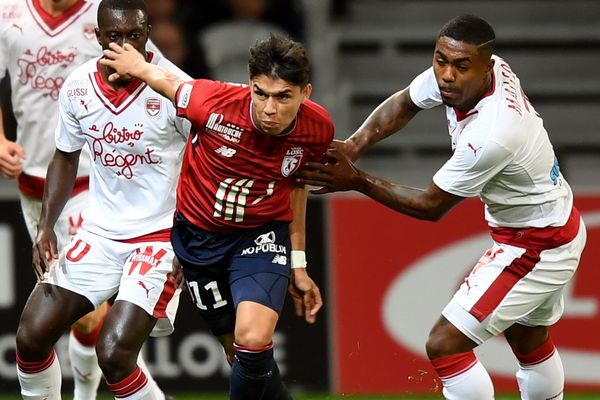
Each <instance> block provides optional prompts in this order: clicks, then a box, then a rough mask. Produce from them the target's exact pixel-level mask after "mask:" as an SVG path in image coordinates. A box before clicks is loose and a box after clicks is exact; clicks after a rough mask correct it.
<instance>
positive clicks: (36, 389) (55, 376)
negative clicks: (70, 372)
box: [17, 350, 62, 400]
mask: <svg viewBox="0 0 600 400" xmlns="http://www.w3.org/2000/svg"><path fill="white" fill-rule="evenodd" d="M17 376H18V378H19V384H20V385H21V396H22V397H23V399H24V400H60V399H61V397H60V387H61V384H62V376H61V372H60V364H59V362H58V357H56V353H55V352H54V350H53V351H52V353H51V354H50V356H49V357H48V358H47V359H46V360H45V361H42V362H37V363H30V362H25V361H21V360H19V358H18V356H17Z"/></svg>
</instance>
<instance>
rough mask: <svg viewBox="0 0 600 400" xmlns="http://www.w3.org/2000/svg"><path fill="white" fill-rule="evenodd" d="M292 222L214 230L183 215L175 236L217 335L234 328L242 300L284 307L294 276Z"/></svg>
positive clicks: (190, 284)
mask: <svg viewBox="0 0 600 400" xmlns="http://www.w3.org/2000/svg"><path fill="white" fill-rule="evenodd" d="M288 228H289V224H288V223H287V222H278V221H275V222H272V223H269V224H267V225H264V226H261V227H258V228H254V229H244V230H240V231H238V232H235V233H233V234H219V233H215V232H209V231H206V230H204V229H201V228H198V227H197V226H194V225H193V224H192V223H190V222H189V221H187V220H185V219H184V218H183V217H181V216H177V217H176V218H175V222H174V224H173V229H172V231H171V242H172V244H173V249H174V250H175V254H176V255H177V258H178V259H179V262H180V263H181V266H182V267H183V274H184V276H185V279H186V281H187V285H188V289H189V292H190V294H191V296H192V300H193V302H194V304H196V307H198V309H199V310H200V313H201V314H202V317H203V318H204V320H205V321H206V323H207V325H208V327H209V329H210V330H211V331H212V333H213V335H215V336H221V335H223V334H226V333H231V332H233V331H234V328H235V309H236V307H237V305H238V304H239V303H240V302H242V301H252V302H255V303H259V304H262V305H264V306H266V307H269V308H271V309H273V310H275V311H276V312H277V313H278V314H279V313H281V309H282V308H283V303H284V300H285V296H286V293H287V286H288V283H289V276H290V256H289V255H290V250H291V244H290V236H289V230H288Z"/></svg>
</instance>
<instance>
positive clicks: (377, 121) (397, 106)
mask: <svg viewBox="0 0 600 400" xmlns="http://www.w3.org/2000/svg"><path fill="white" fill-rule="evenodd" d="M420 110H421V109H420V108H419V107H417V106H416V105H415V103H413V101H412V99H411V98H410V94H409V89H408V88H406V89H403V90H401V91H399V92H396V93H394V94H393V95H391V96H390V97H388V98H387V99H386V100H385V101H384V102H383V103H381V104H380V105H379V106H377V108H375V110H373V112H372V113H371V114H370V115H369V116H368V117H367V119H366V120H365V121H364V122H363V124H362V125H361V126H360V127H359V128H358V129H357V130H356V132H354V133H353V134H352V136H350V137H349V138H348V139H346V140H345V141H344V142H342V144H341V148H340V151H342V152H343V153H344V154H346V155H347V156H348V157H350V159H351V160H353V161H354V160H356V159H358V157H360V155H361V154H362V153H363V152H364V151H365V150H366V149H367V148H369V147H370V146H371V145H373V144H375V143H377V142H379V141H380V140H382V139H385V138H386V137H388V136H390V135H391V134H393V133H395V132H397V131H399V130H400V129H402V128H404V126H405V125H406V124H407V123H408V122H409V121H410V120H411V119H412V118H413V117H414V116H415V115H416V114H417V113H418V112H419V111H420Z"/></svg>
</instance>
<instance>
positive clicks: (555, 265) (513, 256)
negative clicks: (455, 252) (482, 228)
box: [444, 226, 585, 337]
mask: <svg viewBox="0 0 600 400" xmlns="http://www.w3.org/2000/svg"><path fill="white" fill-rule="evenodd" d="M584 243H585V229H584V228H583V226H582V230H581V231H580V234H579V235H578V236H577V237H576V238H575V239H574V240H573V241H572V242H570V243H567V244H565V245H563V246H560V247H557V248H553V249H546V250H542V251H537V250H529V249H525V248H520V247H515V246H511V245H506V244H495V245H494V247H493V248H492V249H490V250H488V251H487V252H486V254H485V255H484V256H483V257H482V258H481V259H480V260H479V262H478V264H477V265H476V267H475V268H474V269H473V271H472V272H471V273H470V274H469V276H468V277H467V278H465V282H464V283H463V284H462V285H461V287H460V288H459V290H458V291H457V292H456V294H455V295H454V298H453V299H452V301H451V304H450V305H449V307H447V309H445V310H444V316H446V317H447V318H448V319H449V320H451V321H452V322H453V323H454V322H455V320H456V321H458V319H456V318H455V320H453V319H452V316H450V315H449V314H450V313H460V312H459V311H458V309H457V308H456V307H457V306H460V307H461V308H462V309H464V310H465V311H466V312H468V313H469V314H470V315H471V316H472V317H473V318H474V319H475V320H476V321H477V322H479V323H480V328H483V329H484V330H485V331H487V333H489V334H490V335H492V336H494V335H497V334H499V333H501V332H503V331H504V330H506V329H507V328H508V327H510V326H512V325H513V324H515V323H519V324H522V325H528V326H537V325H545V326H547V325H552V324H553V323H555V322H556V321H557V320H558V319H559V318H560V316H561V315H562V310H563V303H562V291H563V289H564V287H565V285H566V284H567V283H568V282H569V280H570V279H571V278H572V276H573V274H574V273H575V271H576V269H577V265H578V263H579V256H580V254H581V251H582V248H583V245H584ZM447 314H448V315H447ZM460 319H464V320H465V322H464V325H465V326H471V322H472V321H471V320H468V319H469V318H466V317H465V318H462V317H461V318H460ZM479 332H480V334H481V336H482V337H484V336H486V334H485V333H483V331H481V329H480V330H479Z"/></svg>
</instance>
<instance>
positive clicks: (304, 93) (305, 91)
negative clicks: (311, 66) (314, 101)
mask: <svg viewBox="0 0 600 400" xmlns="http://www.w3.org/2000/svg"><path fill="white" fill-rule="evenodd" d="M311 93H312V85H311V84H310V83H307V84H306V86H305V87H304V89H303V90H302V96H303V99H302V102H303V103H304V101H305V100H306V99H308V98H309V97H310V94H311Z"/></svg>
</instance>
